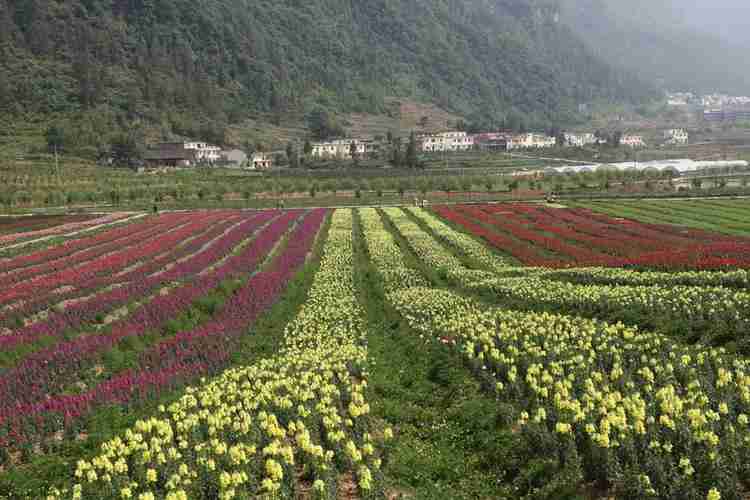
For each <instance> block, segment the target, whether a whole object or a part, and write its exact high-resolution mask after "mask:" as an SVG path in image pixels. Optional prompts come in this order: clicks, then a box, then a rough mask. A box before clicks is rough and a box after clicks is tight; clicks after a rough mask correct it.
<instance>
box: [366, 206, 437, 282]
mask: <svg viewBox="0 0 750 500" xmlns="http://www.w3.org/2000/svg"><path fill="white" fill-rule="evenodd" d="M359 215H360V221H361V224H362V233H363V234H364V239H365V243H366V245H367V250H368V252H369V255H370V259H371V260H372V261H373V263H374V264H375V266H376V267H377V269H378V272H379V273H380V275H381V276H382V278H383V281H384V283H385V286H386V289H389V290H393V289H396V288H408V287H412V286H427V285H428V281H427V280H426V279H425V278H424V277H423V276H422V275H421V274H420V273H419V272H418V271H417V270H415V269H411V268H408V267H407V266H406V265H404V262H403V259H404V256H403V254H402V253H401V249H400V248H399V247H398V245H397V244H396V241H395V240H394V239H393V236H392V235H391V234H390V233H389V232H388V231H386V230H385V227H384V225H383V221H382V220H381V218H380V215H379V214H378V212H377V210H375V209H374V208H363V209H360V210H359Z"/></svg>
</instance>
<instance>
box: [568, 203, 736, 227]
mask: <svg viewBox="0 0 750 500" xmlns="http://www.w3.org/2000/svg"><path fill="white" fill-rule="evenodd" d="M577 205H580V206H582V207H586V208H590V209H592V210H594V211H596V212H601V213H604V214H608V215H612V216H615V217H627V218H630V219H634V220H638V221H643V222H647V223H654V224H661V225H663V224H671V225H678V226H689V227H694V228H699V229H704V230H708V231H715V232H719V233H724V234H730V235H735V236H750V204H748V200H745V199H738V200H718V199H716V200H715V199H701V200H640V201H637V202H635V201H615V200H607V201H592V202H589V203H585V204H581V203H577Z"/></svg>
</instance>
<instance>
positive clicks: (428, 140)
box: [417, 132, 474, 153]
mask: <svg viewBox="0 0 750 500" xmlns="http://www.w3.org/2000/svg"><path fill="white" fill-rule="evenodd" d="M417 141H418V143H419V146H420V149H421V150H422V151H424V152H425V153H435V152H441V151H468V150H470V149H471V148H473V147H474V138H473V137H472V136H470V135H468V134H467V133H466V132H440V133H437V134H421V135H420V136H419V137H418V138H417Z"/></svg>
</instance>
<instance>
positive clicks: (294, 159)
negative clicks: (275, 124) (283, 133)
mask: <svg viewBox="0 0 750 500" xmlns="http://www.w3.org/2000/svg"><path fill="white" fill-rule="evenodd" d="M286 157H287V160H289V167H291V168H297V167H299V156H298V155H297V148H295V147H294V144H293V143H292V142H291V141H290V142H288V143H287V145H286Z"/></svg>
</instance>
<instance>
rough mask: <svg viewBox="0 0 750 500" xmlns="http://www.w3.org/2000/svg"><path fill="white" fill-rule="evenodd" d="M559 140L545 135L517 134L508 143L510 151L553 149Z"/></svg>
mask: <svg viewBox="0 0 750 500" xmlns="http://www.w3.org/2000/svg"><path fill="white" fill-rule="evenodd" d="M555 144H557V139H555V138H554V137H551V136H548V135H545V134H531V133H528V134H516V135H513V136H512V137H511V138H510V140H509V141H508V149H509V150H511V149H541V148H551V147H554V146H555Z"/></svg>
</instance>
